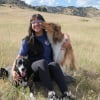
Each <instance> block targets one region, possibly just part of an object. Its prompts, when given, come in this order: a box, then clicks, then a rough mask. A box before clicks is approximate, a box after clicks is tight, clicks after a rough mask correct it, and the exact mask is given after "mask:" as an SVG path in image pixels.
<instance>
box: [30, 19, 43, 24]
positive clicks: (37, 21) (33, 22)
mask: <svg viewBox="0 0 100 100" xmlns="http://www.w3.org/2000/svg"><path fill="white" fill-rule="evenodd" d="M42 22H43V21H42V20H34V21H32V22H31V24H35V23H42Z"/></svg>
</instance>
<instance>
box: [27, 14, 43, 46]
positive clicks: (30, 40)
mask: <svg viewBox="0 0 100 100" xmlns="http://www.w3.org/2000/svg"><path fill="white" fill-rule="evenodd" d="M35 19H38V20H42V21H43V22H45V19H44V18H43V16H42V15H41V14H33V15H32V17H31V18H30V23H29V28H28V35H27V36H26V39H27V41H28V44H30V45H33V44H34V38H35V31H34V30H33V29H32V21H34V20H35ZM43 31H44V30H43Z"/></svg>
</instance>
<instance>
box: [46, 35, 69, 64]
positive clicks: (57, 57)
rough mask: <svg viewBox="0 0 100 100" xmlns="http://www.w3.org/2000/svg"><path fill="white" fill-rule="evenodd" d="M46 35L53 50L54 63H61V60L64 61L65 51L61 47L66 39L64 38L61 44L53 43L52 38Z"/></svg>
mask: <svg viewBox="0 0 100 100" xmlns="http://www.w3.org/2000/svg"><path fill="white" fill-rule="evenodd" d="M47 35H48V38H49V41H50V43H51V46H52V49H53V54H54V61H55V62H57V63H60V62H62V60H63V59H64V55H65V50H64V49H62V45H63V43H64V42H65V41H66V39H67V37H65V36H64V38H63V40H62V41H61V42H57V43H54V42H53V39H52V37H50V35H49V34H47Z"/></svg>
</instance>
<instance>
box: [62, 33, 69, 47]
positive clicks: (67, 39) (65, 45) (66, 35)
mask: <svg viewBox="0 0 100 100" xmlns="http://www.w3.org/2000/svg"><path fill="white" fill-rule="evenodd" d="M64 35H65V38H66V40H65V42H64V43H63V45H62V49H66V48H67V47H68V45H69V44H70V36H69V35H68V34H64Z"/></svg>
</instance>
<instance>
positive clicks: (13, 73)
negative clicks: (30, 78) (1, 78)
mask: <svg viewBox="0 0 100 100" xmlns="http://www.w3.org/2000/svg"><path fill="white" fill-rule="evenodd" d="M12 76H13V80H15V81H18V80H21V79H22V78H21V77H20V76H19V75H18V73H17V72H16V71H14V70H12Z"/></svg>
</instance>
